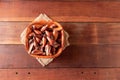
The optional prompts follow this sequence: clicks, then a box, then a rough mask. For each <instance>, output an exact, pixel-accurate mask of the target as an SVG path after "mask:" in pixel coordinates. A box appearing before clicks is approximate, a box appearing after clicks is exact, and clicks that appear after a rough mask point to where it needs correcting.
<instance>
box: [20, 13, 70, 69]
mask: <svg viewBox="0 0 120 80" xmlns="http://www.w3.org/2000/svg"><path fill="white" fill-rule="evenodd" d="M41 20H46V21H52V19H50V18H49V17H48V16H47V15H46V14H40V15H39V16H38V17H37V18H36V19H34V20H33V21H32V23H34V22H40V21H41ZM26 30H27V28H25V29H24V31H23V32H22V33H21V35H20V37H21V43H22V44H24V45H25V36H26ZM64 35H65V36H64V37H65V46H64V48H63V49H65V48H66V47H67V46H69V45H70V44H69V42H68V38H69V34H68V33H67V32H66V31H64ZM36 59H37V61H38V62H39V63H40V64H41V65H42V66H43V67H44V66H46V65H48V64H49V63H50V62H52V61H53V59H54V58H38V57H36Z"/></svg>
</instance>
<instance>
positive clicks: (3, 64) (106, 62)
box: [0, 45, 120, 69]
mask: <svg viewBox="0 0 120 80" xmlns="http://www.w3.org/2000/svg"><path fill="white" fill-rule="evenodd" d="M119 49H120V45H79V46H69V47H68V48H66V50H64V51H63V53H62V54H61V55H60V56H59V57H57V58H56V59H54V61H53V62H52V63H51V64H49V65H48V66H46V67H48V68H50V67H51V68H62V67H66V68H71V67H73V68H80V67H92V68H94V67H98V68H99V67H106V68H110V67H120V63H119V61H120V58H119V56H120V54H119V53H120V51H119ZM41 67H42V66H41V65H40V64H39V63H38V62H37V60H36V59H34V58H33V57H31V56H29V55H28V54H27V52H26V51H25V49H24V46H23V45H0V68H1V69H10V68H11V69H14V68H19V69H20V68H41Z"/></svg>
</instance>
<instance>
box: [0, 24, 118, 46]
mask: <svg viewBox="0 0 120 80" xmlns="http://www.w3.org/2000/svg"><path fill="white" fill-rule="evenodd" d="M29 23H30V22H0V35H1V38H0V44H21V42H20V34H21V33H22V31H23V30H24V29H25V27H27V25H28V24H29ZM61 25H62V26H63V28H64V29H65V30H66V31H67V32H68V33H69V35H70V38H69V41H70V44H71V45H81V44H85V45H86V44H120V32H119V31H120V23H61Z"/></svg>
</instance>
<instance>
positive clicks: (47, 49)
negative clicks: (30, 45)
mask: <svg viewBox="0 0 120 80" xmlns="http://www.w3.org/2000/svg"><path fill="white" fill-rule="evenodd" d="M50 51H51V46H50V45H48V44H47V45H46V46H45V53H46V55H47V56H50V55H52V54H51V52H50Z"/></svg>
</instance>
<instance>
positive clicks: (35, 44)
mask: <svg viewBox="0 0 120 80" xmlns="http://www.w3.org/2000/svg"><path fill="white" fill-rule="evenodd" d="M34 46H35V47H37V46H38V43H37V40H36V37H34Z"/></svg>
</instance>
